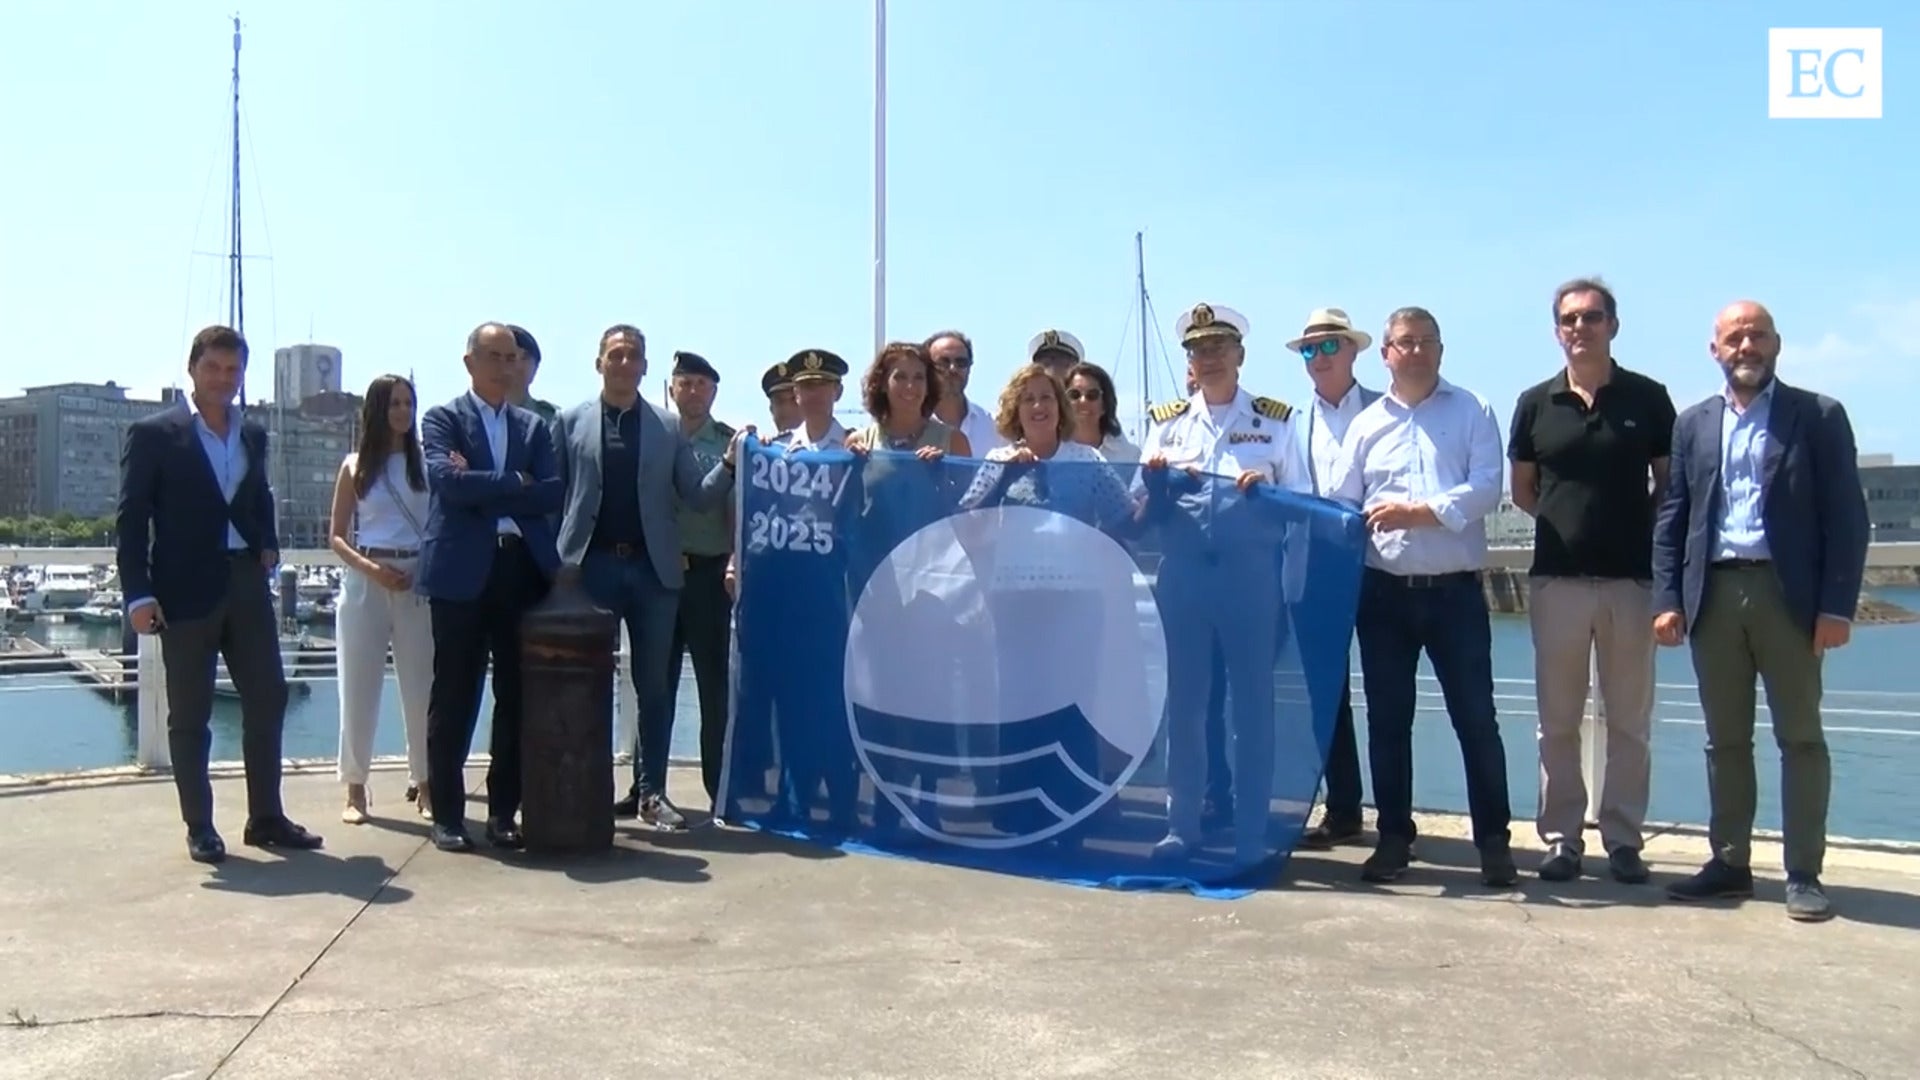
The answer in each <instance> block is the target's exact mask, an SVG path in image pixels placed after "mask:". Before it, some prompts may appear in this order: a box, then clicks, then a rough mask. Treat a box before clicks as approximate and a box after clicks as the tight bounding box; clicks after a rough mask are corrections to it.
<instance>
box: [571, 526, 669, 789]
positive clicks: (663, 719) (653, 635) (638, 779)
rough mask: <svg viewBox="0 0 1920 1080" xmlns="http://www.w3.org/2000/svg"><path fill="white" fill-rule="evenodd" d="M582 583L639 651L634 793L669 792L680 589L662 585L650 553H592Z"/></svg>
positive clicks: (583, 569)
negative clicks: (670, 672)
mask: <svg viewBox="0 0 1920 1080" xmlns="http://www.w3.org/2000/svg"><path fill="white" fill-rule="evenodd" d="M580 584H581V585H583V586H584V587H585V588H586V590H587V593H588V595H590V596H592V597H593V601H594V603H596V604H599V605H600V606H601V607H603V608H606V609H607V610H608V611H611V612H613V613H614V614H615V615H616V616H618V617H619V619H620V621H621V622H623V623H625V624H626V626H627V639H628V644H629V647H630V648H631V649H632V651H633V655H632V657H630V658H629V662H630V663H631V664H632V665H633V692H634V701H635V703H636V704H637V705H638V706H639V714H640V725H639V726H640V731H639V739H638V740H637V745H635V747H634V749H633V788H634V793H635V794H637V795H639V796H640V797H642V798H645V797H647V796H649V795H664V794H666V791H667V758H668V755H669V753H670V751H671V747H672V745H673V695H672V694H671V693H669V692H668V684H667V668H668V665H669V663H670V659H671V656H672V653H673V628H674V625H675V623H676V622H677V621H678V620H679V617H680V590H678V589H669V588H667V587H666V586H664V585H662V584H660V575H658V574H656V573H654V571H653V563H651V562H650V561H648V560H647V558H646V557H645V555H644V554H641V555H638V556H636V557H634V558H626V559H623V558H621V557H619V556H617V555H614V554H611V553H609V552H598V551H591V552H588V553H587V557H586V559H585V560H583V561H582V562H581V564H580Z"/></svg>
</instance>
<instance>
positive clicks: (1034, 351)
mask: <svg viewBox="0 0 1920 1080" xmlns="http://www.w3.org/2000/svg"><path fill="white" fill-rule="evenodd" d="M1042 353H1058V354H1059V355H1061V356H1064V357H1066V358H1067V362H1068V363H1070V364H1077V363H1079V362H1080V361H1082V360H1085V359H1086V358H1087V350H1086V347H1085V346H1083V345H1081V344H1080V339H1079V338H1077V337H1074V336H1073V335H1072V334H1069V333H1067V332H1066V331H1065V330H1042V331H1040V332H1039V333H1037V334H1035V335H1033V340H1032V341H1029V342H1027V359H1029V360H1034V361H1038V360H1039V359H1040V356H1041V354H1042Z"/></svg>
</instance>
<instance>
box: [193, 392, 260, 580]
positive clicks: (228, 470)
mask: <svg viewBox="0 0 1920 1080" xmlns="http://www.w3.org/2000/svg"><path fill="white" fill-rule="evenodd" d="M226 409H227V437H226V438H225V439H224V440H222V439H221V438H220V436H218V435H215V434H214V433H213V429H212V428H210V427H208V426H207V418H206V415H205V414H204V413H202V412H201V411H200V406H199V405H198V404H197V403H196V402H195V401H194V400H193V396H192V395H191V394H189V395H188V396H187V414H188V415H189V416H192V417H193V431H194V434H196V435H198V436H200V449H201V450H203V451H205V452H206V455H207V464H208V465H211V466H213V479H214V480H215V482H217V483H218V484H219V485H220V494H221V496H222V497H223V498H225V499H226V500H227V505H228V506H232V505H233V497H234V496H235V495H236V494H238V493H239V491H240V481H242V480H244V479H246V477H247V464H248V462H247V448H246V446H245V445H244V444H242V443H241V441H240V424H241V421H242V417H241V415H240V410H239V409H236V408H234V407H233V406H232V405H228V406H227V407H226ZM246 546H247V542H246V540H244V539H242V538H241V536H240V530H239V529H237V528H235V527H234V525H233V524H232V522H228V524H227V550H229V551H243V550H245V549H246Z"/></svg>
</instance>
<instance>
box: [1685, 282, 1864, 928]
mask: <svg viewBox="0 0 1920 1080" xmlns="http://www.w3.org/2000/svg"><path fill="white" fill-rule="evenodd" d="M1709 351H1710V352H1711V353H1712V354H1713V357H1714V359H1715V360H1716V361H1718V362H1719V364H1720V368H1721V370H1722V371H1724V372H1725V373H1726V380H1727V384H1726V388H1725V389H1724V390H1723V391H1721V392H1720V393H1718V394H1715V395H1713V396H1712V397H1709V398H1707V399H1706V400H1705V401H1702V402H1701V403H1699V404H1698V405H1695V406H1693V407H1692V408H1690V409H1688V410H1687V411H1686V412H1684V413H1681V414H1680V417H1679V419H1678V421H1676V423H1675V425H1674V431H1673V457H1672V462H1671V468H1670V470H1669V483H1668V487H1667V497H1666V499H1665V500H1664V501H1663V502H1662V503H1661V505H1660V513H1659V518H1658V520H1657V522H1656V523H1655V526H1654V541H1653V580H1654V584H1653V610H1654V611H1656V612H1658V614H1657V615H1655V616H1654V620H1653V632H1654V636H1655V638H1656V639H1658V641H1659V642H1660V644H1662V645H1678V644H1680V643H1681V642H1682V641H1684V640H1688V639H1689V638H1691V643H1692V646H1693V670H1694V675H1695V676H1696V680H1697V682H1698V684H1699V691H1700V711H1701V712H1702V713H1703V714H1704V715H1705V719H1706V727H1707V794H1708V799H1709V802H1710V805H1711V810H1710V812H1709V818H1708V823H1707V839H1708V842H1709V843H1710V844H1711V846H1712V848H1713V857H1712V858H1711V859H1710V860H1709V861H1708V862H1707V864H1706V865H1705V866H1704V867H1702V868H1701V870H1700V872H1699V873H1697V874H1695V875H1693V876H1692V877H1690V878H1688V879H1687V880H1685V881H1680V882H1676V883H1674V884H1673V885H1670V886H1668V888H1667V895H1668V896H1670V897H1672V898H1673V899H1675V900H1719V899H1729V898H1735V897H1750V896H1752V895H1753V868H1752V864H1751V862H1750V860H1751V857H1752V836H1753V818H1754V804H1755V801H1756V794H1755V790H1754V775H1753V727H1754V679H1755V677H1756V676H1758V677H1759V678H1760V679H1761V680H1763V681H1764V682H1765V683H1766V687H1767V710H1768V712H1769V714H1770V715H1771V717H1772V721H1773V737H1774V741H1776V742H1777V743H1779V745H1780V773H1781V777H1780V803H1781V818H1782V821H1781V832H1782V833H1783V834H1784V839H1785V842H1786V852H1785V862H1786V871H1787V915H1788V916H1789V917H1790V918H1794V919H1800V920H1803V921H1818V920H1822V919H1828V918H1832V916H1833V906H1832V904H1831V902H1830V901H1829V900H1828V898H1827V894H1826V891H1825V889H1824V888H1822V886H1821V884H1820V872H1821V869H1822V863H1823V862H1824V861H1825V857H1826V829H1827V800H1828V794H1829V787H1830V785H1831V783H1832V766H1831V763H1830V762H1829V760H1828V757H1827V742H1826V736H1825V734H1824V733H1823V731H1822V730H1821V724H1820V682H1821V671H1820V668H1821V663H1822V659H1823V657H1824V655H1825V653H1826V652H1827V650H1829V649H1838V648H1840V647H1841V646H1844V645H1845V644H1846V643H1847V640H1848V638H1849V637H1850V635H1851V630H1852V621H1853V613H1854V609H1855V607H1856V606H1857V605H1858V604H1859V602H1860V585H1861V579H1862V577H1863V576H1864V574H1865V573H1866V562H1867V544H1868V541H1869V532H1868V524H1867V503H1866V495H1865V493H1864V492H1863V491H1862V490H1861V488H1860V476H1859V464H1858V460H1857V456H1856V448H1855V445H1854V437H1853V427H1852V424H1851V423H1850V422H1849V421H1848V419H1847V411H1846V409H1845V407H1843V406H1842V405H1841V404H1840V403H1839V402H1838V401H1835V400H1833V399H1832V398H1829V397H1826V396H1824V395H1821V394H1815V393H1812V392H1810V391H1807V390H1801V389H1798V388H1795V387H1791V386H1787V385H1785V384H1784V383H1782V382H1780V380H1779V379H1778V378H1776V377H1775V376H1774V365H1775V363H1776V362H1777V361H1778V360H1779V357H1780V336H1779V334H1778V333H1777V332H1776V331H1775V329H1774V323H1773V316H1772V315H1771V314H1770V313H1768V311H1767V309H1766V308H1764V307H1762V306H1760V305H1759V304H1756V303H1753V302H1751V301H1742V302H1740V303H1737V304H1732V305H1730V306H1728V307H1727V308H1726V310H1724V311H1722V312H1721V313H1720V317H1719V318H1718V319H1717V320H1716V321H1715V323H1714V328H1713V341H1712V343H1711V344H1710V346H1709Z"/></svg>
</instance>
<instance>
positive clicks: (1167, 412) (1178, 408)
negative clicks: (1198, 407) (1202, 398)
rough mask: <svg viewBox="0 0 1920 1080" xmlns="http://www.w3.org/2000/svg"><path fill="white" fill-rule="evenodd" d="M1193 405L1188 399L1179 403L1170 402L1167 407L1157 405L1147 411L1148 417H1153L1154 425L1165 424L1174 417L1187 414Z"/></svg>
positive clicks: (1182, 399) (1183, 399)
mask: <svg viewBox="0 0 1920 1080" xmlns="http://www.w3.org/2000/svg"><path fill="white" fill-rule="evenodd" d="M1192 404H1193V403H1192V402H1191V401H1190V400H1188V399H1187V398H1181V399H1180V400H1179V401H1169V402H1167V403H1166V404H1165V405H1155V406H1154V407H1153V408H1151V409H1148V410H1147V415H1148V416H1151V417H1153V422H1154V423H1156V424H1164V423H1166V422H1167V421H1169V420H1171V419H1173V418H1174V417H1176V416H1179V415H1180V414H1181V413H1184V412H1186V411H1187V409H1188V408H1190V407H1191V406H1192Z"/></svg>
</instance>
